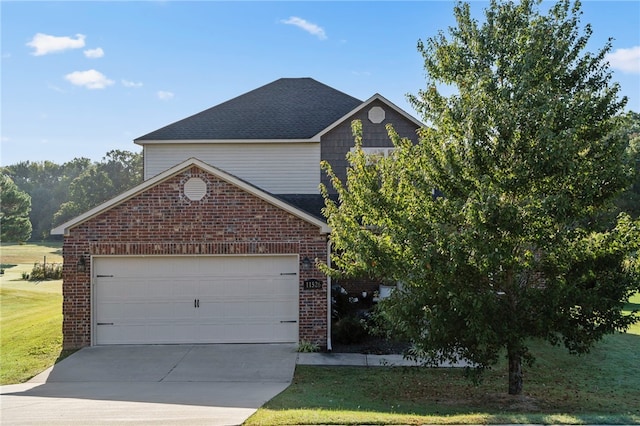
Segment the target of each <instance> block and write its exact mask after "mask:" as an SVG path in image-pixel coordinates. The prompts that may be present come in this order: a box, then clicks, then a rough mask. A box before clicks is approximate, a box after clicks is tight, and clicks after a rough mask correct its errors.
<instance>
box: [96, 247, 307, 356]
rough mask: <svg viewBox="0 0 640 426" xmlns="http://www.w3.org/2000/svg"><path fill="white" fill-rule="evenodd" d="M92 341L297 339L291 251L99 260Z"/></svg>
mask: <svg viewBox="0 0 640 426" xmlns="http://www.w3.org/2000/svg"><path fill="white" fill-rule="evenodd" d="M93 270H94V273H93V308H94V311H93V313H94V314H93V324H94V330H95V333H94V343H95V344H98V345H105V344H107V345H108V344H153V343H158V344H159V343H263V342H269V343H273V342H297V340H298V274H297V271H298V261H297V257H296V256H219V257H215V256H201V257H102V258H101V257H98V258H95V260H94V264H93Z"/></svg>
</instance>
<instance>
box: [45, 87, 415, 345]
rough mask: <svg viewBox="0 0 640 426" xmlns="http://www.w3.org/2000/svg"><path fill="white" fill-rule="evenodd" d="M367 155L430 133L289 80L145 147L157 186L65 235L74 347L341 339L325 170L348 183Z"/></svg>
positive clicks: (113, 203)
mask: <svg viewBox="0 0 640 426" xmlns="http://www.w3.org/2000/svg"><path fill="white" fill-rule="evenodd" d="M354 119H360V120H361V121H362V122H363V132H364V143H365V145H364V146H365V149H371V150H378V151H379V150H387V149H389V148H390V147H391V146H392V145H391V142H390V141H389V139H388V137H387V133H386V129H385V127H384V126H385V125H386V124H387V123H392V124H393V125H394V128H395V129H396V131H398V133H399V134H400V135H401V136H406V137H410V138H412V139H415V138H416V129H418V128H419V127H421V123H420V122H419V121H418V120H416V119H415V118H413V117H411V116H410V115H409V114H407V113H406V112H404V111H402V110H401V109H400V108H398V107H397V106H395V105H394V104H392V103H391V102H389V101H388V100H386V99H385V98H384V97H382V96H380V95H377V94H376V95H374V96H372V97H371V98H370V99H368V100H366V101H364V102H363V101H360V100H358V99H356V98H354V97H352V96H349V95H347V94H345V93H342V92H340V91H338V90H336V89H333V88H331V87H329V86H326V85H324V84H322V83H319V82H317V81H315V80H313V79H310V78H283V79H279V80H276V81H274V82H272V83H269V84H267V85H265V86H262V87H260V88H258V89H255V90H253V91H250V92H248V93H245V94H243V95H240V96H238V97H236V98H233V99H231V100H229V101H227V102H224V103H222V104H219V105H217V106H214V107H213V108H210V109H207V110H205V111H202V112H200V113H198V114H195V115H193V116H191V117H187V118H185V119H183V120H180V121H177V122H175V123H173V124H169V125H168V126H166V127H163V128H161V129H158V130H156V131H154V132H151V133H149V134H147V135H144V136H142V137H140V138H138V139H136V140H135V141H134V142H135V143H136V144H139V145H142V147H143V153H144V177H145V181H144V182H143V183H142V184H140V185H138V186H137V187H135V188H133V189H131V190H129V191H127V192H125V193H123V194H121V195H119V196H118V197H116V198H114V199H112V200H109V201H107V202H105V203H103V204H101V205H99V206H97V207H95V208H94V209H92V210H90V211H88V212H86V213H84V214H83V215H81V216H79V217H77V218H75V219H73V220H71V221H69V222H66V223H64V224H62V225H60V226H58V227H56V228H55V229H53V230H52V233H53V234H63V235H64V246H63V255H64V267H63V275H64V282H63V296H64V300H63V314H64V320H63V335H64V343H63V345H64V347H65V348H78V347H82V346H88V345H110V344H165V343H231V342H238V343H240V342H242V343H249V342H251V343H263V342H265V343H266V342H298V341H309V342H313V343H316V344H318V345H320V346H321V347H324V348H327V347H328V348H330V347H331V341H330V317H329V315H330V312H331V306H330V303H331V297H330V286H331V283H330V279H329V278H328V277H326V276H324V275H323V274H322V273H321V272H320V270H319V269H318V267H317V264H318V263H323V262H326V261H327V259H328V257H329V255H330V249H331V247H330V242H329V239H328V237H329V232H330V230H329V229H328V227H327V224H326V222H325V220H324V219H323V217H322V215H321V211H320V210H321V208H322V206H323V202H322V197H321V196H320V194H319V190H318V186H319V184H320V183H321V182H322V183H325V184H327V186H328V187H329V188H330V185H329V184H328V181H327V180H326V177H324V176H322V172H321V170H320V161H321V160H327V161H329V162H330V163H331V164H332V166H333V168H334V169H335V171H336V172H337V173H338V175H339V176H341V177H342V178H344V177H345V174H346V167H347V164H346V160H345V156H346V153H347V152H348V151H349V150H350V149H351V148H352V146H353V136H352V133H351V122H352V121H353V120H354Z"/></svg>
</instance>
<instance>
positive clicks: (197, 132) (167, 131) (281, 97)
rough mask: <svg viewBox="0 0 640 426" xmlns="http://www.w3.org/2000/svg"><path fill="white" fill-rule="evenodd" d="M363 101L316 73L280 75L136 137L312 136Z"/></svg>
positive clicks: (141, 139) (267, 137)
mask: <svg viewBox="0 0 640 426" xmlns="http://www.w3.org/2000/svg"><path fill="white" fill-rule="evenodd" d="M361 103H362V101H360V100H359V99H356V98H354V97H352V96H349V95H347V94H345V93H343V92H340V91H338V90H336V89H333V88H331V87H329V86H327V85H325V84H322V83H320V82H318V81H316V80H314V79H312V78H281V79H279V80H276V81H274V82H272V83H269V84H267V85H265V86H262V87H259V88H257V89H255V90H252V91H250V92H247V93H245V94H244V95H240V96H238V97H236V98H233V99H231V100H229V101H226V102H224V103H221V104H219V105H217V106H214V107H212V108H209V109H207V110H205V111H202V112H200V113H197V114H195V115H192V116H191V117H187V118H185V119H183V120H180V121H177V122H175V123H173V124H170V125H168V126H165V127H163V128H161V129H159V130H156V131H154V132H151V133H149V134H147V135H144V136H141V137H139V138H138V139H136V141H144V140H179V139H187V140H198V139H214V140H215V139H217V140H220V139H222V140H224V139H229V140H233V139H308V138H310V137H312V136H314V135H316V134H317V133H319V132H320V131H322V130H323V129H325V128H326V127H328V126H329V125H330V124H332V123H333V122H335V121H336V120H338V119H339V118H341V117H342V116H344V115H345V114H347V113H348V112H350V111H351V110H353V109H354V108H356V107H357V106H358V105H360V104H361Z"/></svg>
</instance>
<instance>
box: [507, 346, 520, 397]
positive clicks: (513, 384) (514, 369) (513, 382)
mask: <svg viewBox="0 0 640 426" xmlns="http://www.w3.org/2000/svg"><path fill="white" fill-rule="evenodd" d="M507 351H508V356H509V395H520V394H522V352H521V351H520V350H518V349H515V348H512V347H510V348H508V349H507Z"/></svg>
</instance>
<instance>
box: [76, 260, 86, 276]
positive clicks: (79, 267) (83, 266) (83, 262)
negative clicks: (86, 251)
mask: <svg viewBox="0 0 640 426" xmlns="http://www.w3.org/2000/svg"><path fill="white" fill-rule="evenodd" d="M76 270H77V271H78V272H86V271H87V259H86V258H85V257H84V256H80V259H78V264H77V265H76Z"/></svg>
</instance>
